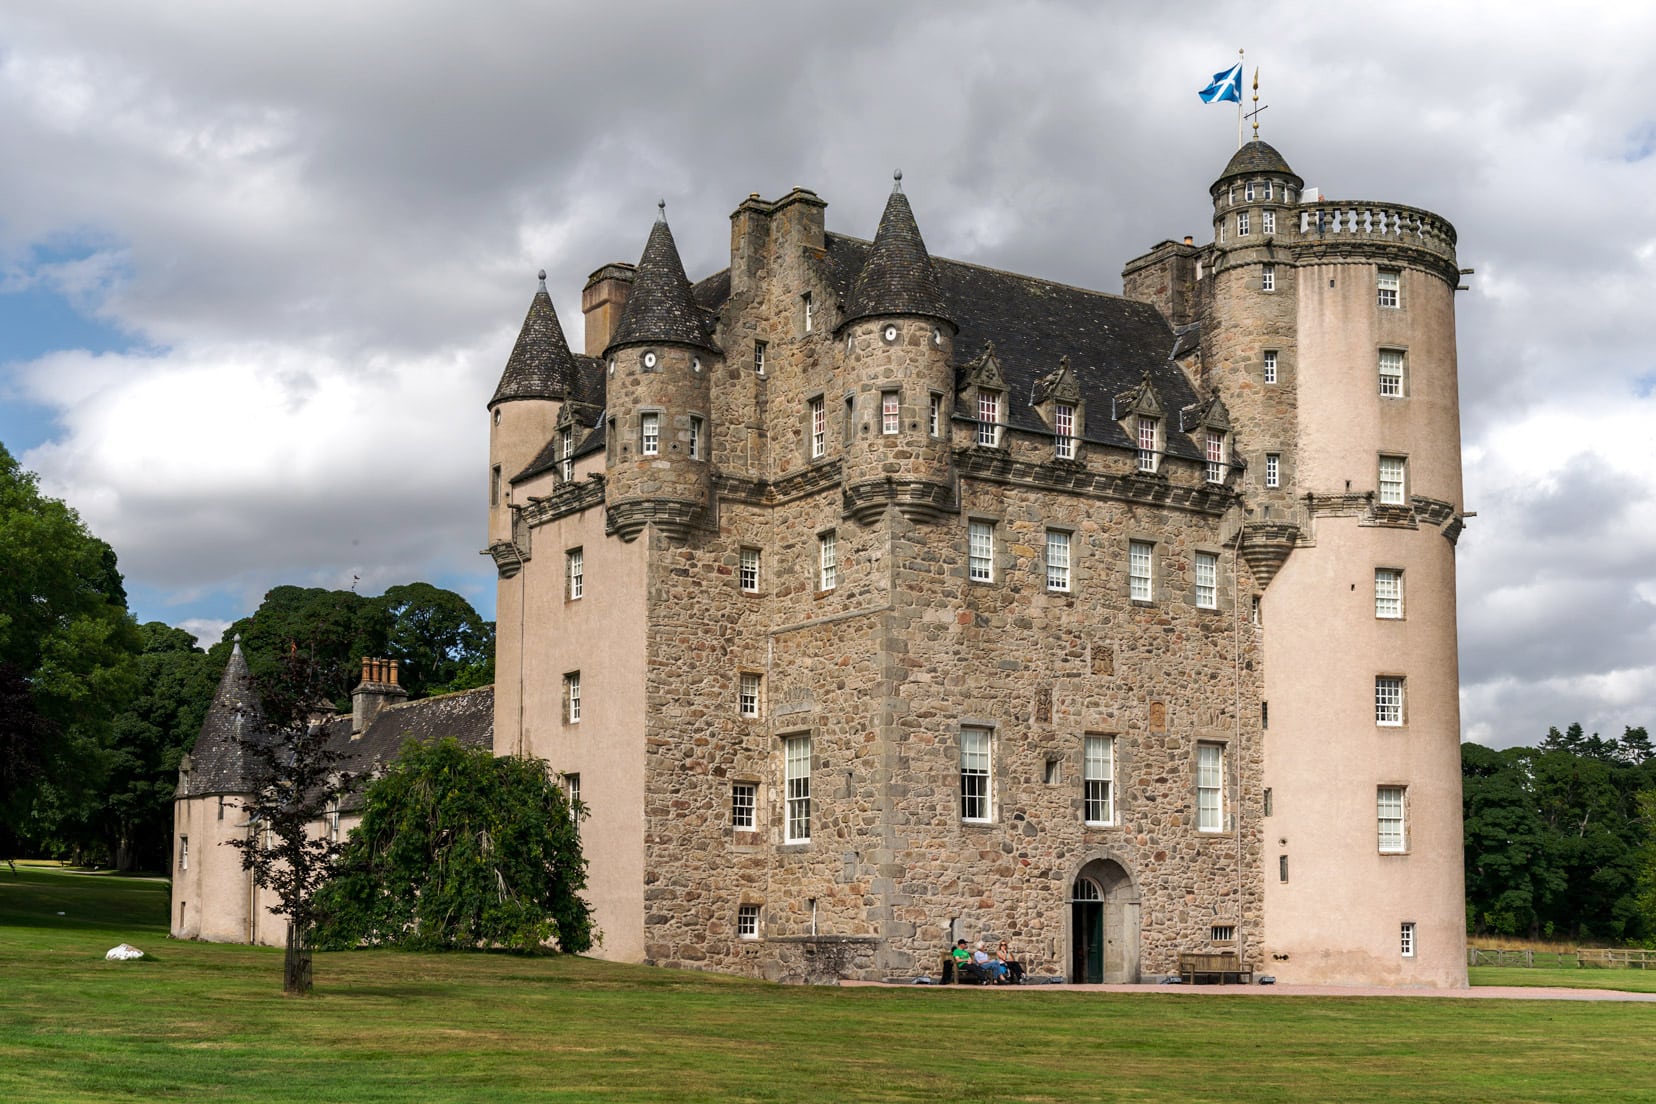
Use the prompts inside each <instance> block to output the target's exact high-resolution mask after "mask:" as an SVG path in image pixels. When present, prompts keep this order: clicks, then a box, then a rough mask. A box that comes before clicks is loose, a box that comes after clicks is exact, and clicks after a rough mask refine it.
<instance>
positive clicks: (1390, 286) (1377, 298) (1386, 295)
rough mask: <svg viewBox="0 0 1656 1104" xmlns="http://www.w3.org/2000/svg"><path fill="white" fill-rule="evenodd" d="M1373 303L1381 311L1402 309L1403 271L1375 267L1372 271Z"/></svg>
mask: <svg viewBox="0 0 1656 1104" xmlns="http://www.w3.org/2000/svg"><path fill="white" fill-rule="evenodd" d="M1374 302H1375V305H1376V306H1378V307H1379V308H1380V309H1382V310H1400V309H1402V307H1403V270H1402V269H1401V268H1383V267H1377V268H1376V269H1375V270H1374Z"/></svg>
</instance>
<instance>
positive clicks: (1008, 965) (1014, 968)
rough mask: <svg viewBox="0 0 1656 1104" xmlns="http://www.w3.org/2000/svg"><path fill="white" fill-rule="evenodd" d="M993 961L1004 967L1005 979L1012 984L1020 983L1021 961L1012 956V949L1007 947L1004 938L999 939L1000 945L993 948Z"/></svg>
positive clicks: (1021, 976)
mask: <svg viewBox="0 0 1656 1104" xmlns="http://www.w3.org/2000/svg"><path fill="white" fill-rule="evenodd" d="M995 961H996V962H998V963H1000V964H1001V965H1002V966H1003V967H1005V969H1006V976H1007V979H1008V980H1009V981H1010V982H1011V983H1012V984H1013V985H1018V984H1020V983H1022V981H1023V976H1024V968H1023V963H1021V962H1019V961H1018V960H1017V959H1015V958H1013V957H1012V951H1011V949H1010V948H1009V947H1007V945H1006V940H1004V939H1003V940H1001V941H1000V946H998V947H996V948H995Z"/></svg>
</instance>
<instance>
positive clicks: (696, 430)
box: [689, 414, 707, 460]
mask: <svg viewBox="0 0 1656 1104" xmlns="http://www.w3.org/2000/svg"><path fill="white" fill-rule="evenodd" d="M706 436H707V422H706V420H705V419H703V418H702V416H701V415H700V414H692V415H690V441H689V452H690V459H692V460H702V459H705V457H704V456H703V455H702V452H703V450H704V448H705V446H706V443H707V442H706Z"/></svg>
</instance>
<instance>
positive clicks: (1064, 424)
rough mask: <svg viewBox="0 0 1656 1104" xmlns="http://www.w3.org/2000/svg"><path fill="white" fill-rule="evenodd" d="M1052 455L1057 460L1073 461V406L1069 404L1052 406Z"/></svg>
mask: <svg viewBox="0 0 1656 1104" xmlns="http://www.w3.org/2000/svg"><path fill="white" fill-rule="evenodd" d="M1052 455H1053V458H1054V459H1057V460H1074V459H1075V406H1074V405H1073V404H1071V403H1054V404H1053V406H1052Z"/></svg>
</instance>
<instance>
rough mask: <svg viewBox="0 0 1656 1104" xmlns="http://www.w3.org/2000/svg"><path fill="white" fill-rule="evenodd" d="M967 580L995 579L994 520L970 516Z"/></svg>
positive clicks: (982, 581)
mask: <svg viewBox="0 0 1656 1104" xmlns="http://www.w3.org/2000/svg"><path fill="white" fill-rule="evenodd" d="M966 580H967V582H972V583H992V582H994V581H995V523H994V522H992V521H985V520H983V519H982V518H970V519H968V520H967V522H966Z"/></svg>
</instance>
